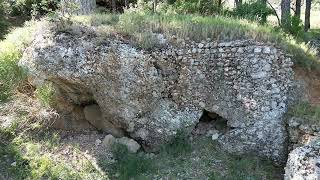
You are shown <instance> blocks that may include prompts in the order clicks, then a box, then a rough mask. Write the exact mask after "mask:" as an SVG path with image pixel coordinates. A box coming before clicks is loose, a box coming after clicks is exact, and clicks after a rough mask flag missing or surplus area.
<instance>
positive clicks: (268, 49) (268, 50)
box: [263, 47, 271, 54]
mask: <svg viewBox="0 0 320 180" xmlns="http://www.w3.org/2000/svg"><path fill="white" fill-rule="evenodd" d="M270 52H271V49H270V48H269V47H265V48H264V49H263V53H265V54H270Z"/></svg>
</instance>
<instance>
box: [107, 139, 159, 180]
mask: <svg viewBox="0 0 320 180" xmlns="http://www.w3.org/2000/svg"><path fill="white" fill-rule="evenodd" d="M112 152H113V156H114V159H115V160H116V162H115V163H113V164H111V166H110V169H111V171H112V172H113V173H112V174H113V175H114V176H115V178H116V179H120V180H126V179H131V178H134V179H147V178H146V176H145V174H146V173H151V172H152V171H153V170H154V168H153V162H152V160H151V159H149V158H147V157H146V156H145V155H144V154H133V153H130V152H129V151H128V149H127V147H126V146H124V145H121V144H115V145H114V146H113V150H112ZM104 166H105V165H104Z"/></svg>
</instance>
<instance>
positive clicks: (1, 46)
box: [0, 22, 35, 102]
mask: <svg viewBox="0 0 320 180" xmlns="http://www.w3.org/2000/svg"><path fill="white" fill-rule="evenodd" d="M34 30H35V22H27V23H26V25H25V26H24V27H23V28H17V29H15V30H14V31H12V32H11V33H10V34H8V35H7V36H6V39H5V40H3V41H1V42H0V102H5V101H7V100H9V99H10V97H11V96H12V94H13V93H14V91H15V90H16V88H17V86H19V85H20V84H21V83H22V82H23V81H24V80H25V79H26V73H25V72H24V71H23V69H22V68H21V67H19V66H18V64H17V63H18V61H19V60H20V58H21V56H22V51H23V50H24V48H25V47H26V46H27V45H28V44H29V43H30V42H31V40H32V32H33V31H34Z"/></svg>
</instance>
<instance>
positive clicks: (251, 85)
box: [20, 30, 293, 163]
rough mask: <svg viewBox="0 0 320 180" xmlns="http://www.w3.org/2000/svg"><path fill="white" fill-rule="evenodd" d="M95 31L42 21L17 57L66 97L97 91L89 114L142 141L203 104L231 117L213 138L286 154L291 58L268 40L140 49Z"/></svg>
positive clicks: (176, 42) (181, 125)
mask: <svg viewBox="0 0 320 180" xmlns="http://www.w3.org/2000/svg"><path fill="white" fill-rule="evenodd" d="M97 36H98V35H97V34H95V33H94V31H90V33H87V32H85V31H84V32H83V33H82V34H72V33H60V34H55V33H54V32H52V31H51V30H46V31H41V33H40V32H39V33H38V35H37V36H36V37H35V40H34V42H33V44H32V45H31V46H30V47H29V48H28V49H27V50H26V51H25V53H24V56H23V58H22V60H21V61H20V64H21V66H23V67H25V68H27V69H28V70H29V72H30V75H33V78H34V82H35V84H38V83H41V82H42V81H43V80H47V81H51V82H53V83H54V85H55V86H56V88H57V89H58V90H59V92H60V94H62V95H61V96H63V99H64V101H67V102H69V103H70V104H74V105H77V106H79V107H83V106H85V105H88V103H89V102H91V100H94V102H95V103H97V104H98V106H97V107H99V108H100V109H99V111H101V114H102V115H101V116H102V117H101V118H98V119H99V120H97V121H99V122H97V123H95V122H96V121H90V122H91V124H93V125H94V126H99V127H98V128H101V129H104V130H105V131H107V132H110V133H113V132H115V131H116V130H119V131H121V132H122V133H117V135H118V136H119V134H128V135H129V136H131V137H132V138H134V139H136V140H137V141H139V142H140V143H141V144H142V145H143V146H144V147H145V148H151V149H154V148H156V147H158V145H160V144H162V143H164V142H166V141H168V140H169V139H170V137H172V136H173V135H175V134H176V133H177V131H178V130H179V129H185V130H190V129H191V128H192V127H193V126H194V125H195V124H196V123H197V122H198V121H199V118H200V116H201V114H202V112H203V110H204V109H205V110H207V111H209V112H215V113H217V114H219V115H220V116H222V117H223V118H225V119H227V120H228V126H230V129H231V130H230V131H229V132H227V133H225V134H224V135H223V136H221V137H220V138H219V140H218V141H219V143H220V144H221V146H222V147H223V148H225V149H226V150H227V151H229V152H232V153H236V154H243V153H255V154H257V155H260V156H264V157H268V158H271V159H273V160H275V161H277V162H280V163H282V162H284V161H285V156H286V149H287V147H286V131H285V125H284V120H283V118H282V116H283V114H284V113H285V112H286V110H287V99H288V98H287V96H288V92H289V89H290V88H291V84H292V80H293V79H292V77H293V75H292V74H293V72H292V69H291V65H292V62H291V60H290V57H289V56H287V55H285V54H284V53H283V52H282V51H281V50H280V49H279V48H277V47H275V46H274V45H273V44H268V43H260V42H255V41H252V40H242V41H240V40H239V41H231V42H215V41H212V40H210V39H208V40H206V41H202V42H193V41H190V40H181V39H173V40H172V39H170V40H166V39H161V43H162V47H161V48H154V49H153V50H152V51H145V50H142V49H138V48H136V47H135V46H133V45H131V44H129V43H127V42H125V41H123V40H121V39H117V38H106V39H104V40H103V41H102V42H101V37H97ZM98 39H99V40H98ZM159 42H160V40H159ZM71 85H72V86H71ZM73 87H81V88H73ZM61 92H62V93H61ZM88 94H90V97H89V96H88ZM66 121H67V119H66ZM95 124H96V125H95ZM97 124H99V125H97ZM108 130H110V131H108Z"/></svg>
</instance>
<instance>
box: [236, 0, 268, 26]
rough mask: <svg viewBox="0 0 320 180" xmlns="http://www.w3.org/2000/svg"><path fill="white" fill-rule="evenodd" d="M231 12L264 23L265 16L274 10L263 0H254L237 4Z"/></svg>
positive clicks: (265, 20)
mask: <svg viewBox="0 0 320 180" xmlns="http://www.w3.org/2000/svg"><path fill="white" fill-rule="evenodd" d="M231 14H232V15H233V16H236V17H239V18H245V19H249V20H252V21H258V22H259V23H261V24H265V23H266V22H267V17H268V16H270V15H273V14H274V12H273V10H272V9H271V8H269V7H268V6H267V4H266V3H264V2H263V0H255V1H249V2H245V3H243V4H241V5H239V6H238V7H236V8H235V10H234V11H233V12H232V13H231Z"/></svg>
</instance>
